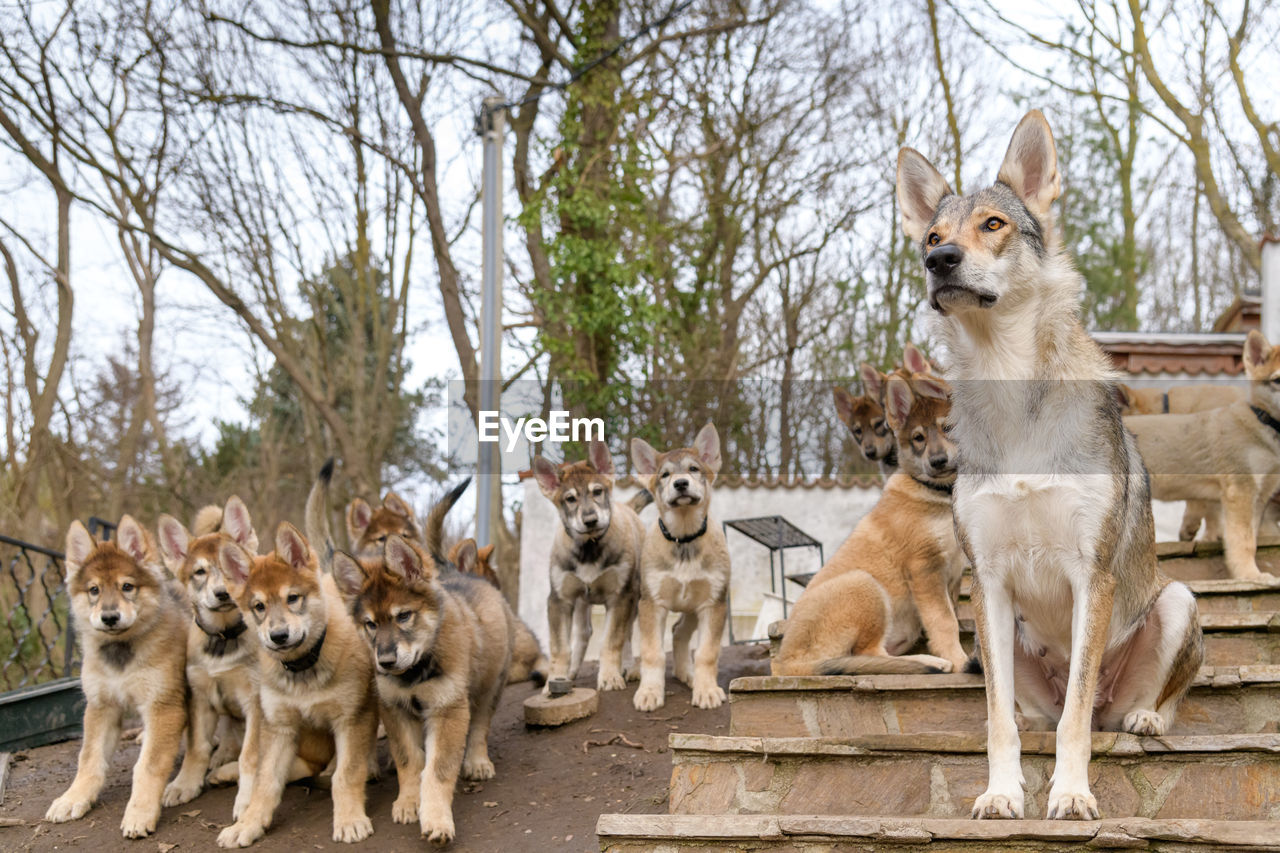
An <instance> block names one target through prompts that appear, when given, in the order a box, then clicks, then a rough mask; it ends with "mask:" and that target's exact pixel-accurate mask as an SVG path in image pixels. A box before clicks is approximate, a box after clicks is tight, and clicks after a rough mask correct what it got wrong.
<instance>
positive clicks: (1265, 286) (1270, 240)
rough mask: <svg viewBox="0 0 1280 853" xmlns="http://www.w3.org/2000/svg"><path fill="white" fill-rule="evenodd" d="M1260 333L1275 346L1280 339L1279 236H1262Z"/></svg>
mask: <svg viewBox="0 0 1280 853" xmlns="http://www.w3.org/2000/svg"><path fill="white" fill-rule="evenodd" d="M1261 278H1262V334H1264V335H1266V338H1267V342H1268V343H1269V344H1271V345H1272V346H1275V344H1276V341H1277V340H1280V237H1276V236H1272V235H1267V236H1265V237H1263V238H1262V276H1261Z"/></svg>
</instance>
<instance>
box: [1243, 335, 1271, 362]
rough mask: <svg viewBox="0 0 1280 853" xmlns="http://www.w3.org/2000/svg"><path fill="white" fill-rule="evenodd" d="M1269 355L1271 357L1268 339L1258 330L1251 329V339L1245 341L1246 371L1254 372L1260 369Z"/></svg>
mask: <svg viewBox="0 0 1280 853" xmlns="http://www.w3.org/2000/svg"><path fill="white" fill-rule="evenodd" d="M1269 355H1271V345H1270V344H1268V343H1267V339H1266V337H1265V336H1263V334H1262V332H1259V331H1258V330H1257V329H1250V330H1249V337H1247V338H1245V339H1244V366H1245V369H1246V370H1250V371H1252V370H1254V369H1255V368H1257V367H1260V366H1261V365H1262V363H1263V362H1264V361H1266V360H1267V356H1269Z"/></svg>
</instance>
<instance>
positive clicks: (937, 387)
mask: <svg viewBox="0 0 1280 853" xmlns="http://www.w3.org/2000/svg"><path fill="white" fill-rule="evenodd" d="M911 388H912V390H913V391H915V392H916V393H917V394H919V395H920V396H921V397H932V398H933V399H935V400H950V399H951V386H950V385H949V384H948V383H947V381H946V380H945V379H942V378H941V377H938V376H921V375H920V374H916V375H915V376H912V377H911Z"/></svg>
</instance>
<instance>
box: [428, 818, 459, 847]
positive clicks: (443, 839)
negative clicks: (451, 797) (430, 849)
mask: <svg viewBox="0 0 1280 853" xmlns="http://www.w3.org/2000/svg"><path fill="white" fill-rule="evenodd" d="M421 827H422V837H423V838H425V839H427V840H428V841H430V842H431V843H432V844H440V845H444V844H448V843H449V842H450V841H453V835H454V829H453V815H451V814H448V813H445V814H441V815H436V816H435V817H427V816H425V815H424V816H423V818H422V823H421Z"/></svg>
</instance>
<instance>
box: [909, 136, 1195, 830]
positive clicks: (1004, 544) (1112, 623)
mask: <svg viewBox="0 0 1280 853" xmlns="http://www.w3.org/2000/svg"><path fill="white" fill-rule="evenodd" d="M1060 189H1061V181H1060V178H1059V175H1058V160H1057V152H1056V149H1055V147H1054V144H1053V135H1052V133H1050V131H1049V125H1048V123H1047V122H1046V121H1045V119H1044V116H1043V115H1041V114H1040V113H1039V112H1038V111H1033V112H1031V113H1029V114H1027V116H1026V117H1025V118H1023V119H1022V121H1021V122H1020V123H1019V124H1018V127H1017V129H1016V130H1015V131H1014V134H1013V139H1012V141H1011V142H1010V143H1009V149H1008V152H1007V153H1006V155H1005V158H1004V161H1003V163H1002V164H1001V166H1000V170H999V173H998V175H997V177H996V183H995V184H993V185H992V186H990V187H987V188H985V189H981V190H978V191H977V192H974V193H971V194H969V195H966V196H958V195H956V194H955V193H953V192H952V191H951V188H950V187H948V186H947V182H946V179H945V178H943V177H942V175H941V174H940V173H939V172H938V170H937V169H936V168H934V167H933V165H932V164H931V163H929V161H928V160H926V159H925V158H924V157H923V156H921V155H920V154H919V153H917V152H916V151H914V150H912V149H910V148H904V149H902V150H901V151H900V152H899V155H898V187H897V192H898V201H899V207H900V209H901V210H902V224H903V230H904V231H905V232H906V233H907V236H908V237H910V238H911V239H912V240H913V241H915V242H917V244H918V246H919V249H920V253H921V255H922V257H923V261H924V267H925V278H926V283H927V286H928V294H929V303H930V305H931V307H932V308H933V309H934V310H935V311H936V312H937V313H938V314H939V315H940V316H941V321H940V323H939V330H940V332H941V334H942V337H943V339H944V342H945V344H946V346H947V350H948V352H949V355H950V359H951V362H950V367H949V371H948V374H949V375H948V379H949V380H950V382H951V386H952V397H951V400H952V410H951V411H952V424H953V429H952V434H951V435H952V438H953V439H954V440H955V442H956V444H957V446H958V447H959V451H960V455H959V460H958V473H957V477H956V485H955V492H954V497H953V507H954V512H955V520H956V532H957V535H958V537H959V539H960V544H961V546H962V547H963V548H964V550H965V553H966V556H968V557H969V559H970V562H971V563H972V564H973V586H972V593H971V595H972V601H973V606H974V611H975V615H976V622H977V629H978V644H979V646H980V648H981V651H982V663H983V673H984V677H985V681H986V698H987V756H988V763H989V771H990V775H989V780H988V787H987V790H986V792H985V793H983V794H982V795H981V796H979V797H978V798H977V801H976V802H975V803H974V806H973V816H974V817H977V818H1021V817H1022V816H1023V814H1024V812H1025V810H1024V807H1023V802H1024V795H1023V777H1022V762H1021V741H1020V738H1019V735H1018V726H1017V722H1016V716H1015V715H1016V712H1017V710H1019V709H1020V710H1021V711H1022V712H1023V714H1024V715H1025V716H1030V717H1036V718H1044V719H1047V720H1050V721H1054V722H1056V725H1057V739H1056V745H1057V760H1056V763H1055V766H1054V771H1053V785H1052V787H1051V788H1050V790H1049V798H1048V803H1047V808H1046V809H1045V814H1046V815H1047V816H1048V817H1050V818H1074V819H1082V820H1087V819H1095V818H1097V817H1098V805H1097V800H1096V799H1095V798H1094V796H1093V794H1092V793H1091V792H1090V790H1089V758H1090V746H1091V737H1090V730H1091V727H1092V725H1093V723H1094V722H1095V721H1096V723H1097V725H1098V726H1100V727H1102V728H1105V729H1121V730H1124V731H1128V732H1133V733H1135V734H1141V735H1160V734H1163V733H1165V732H1166V731H1167V730H1168V727H1169V725H1170V724H1171V722H1172V720H1173V715H1174V712H1175V711H1176V710H1177V707H1178V703H1179V702H1180V701H1181V699H1182V697H1183V695H1185V693H1186V690H1187V688H1188V687H1189V686H1190V685H1191V681H1192V679H1193V678H1194V677H1195V675H1196V671H1197V669H1198V667H1199V665H1200V661H1201V659H1202V657H1203V644H1202V641H1201V635H1200V625H1199V621H1198V619H1197V614H1196V605H1195V601H1194V599H1193V598H1192V596H1191V593H1190V591H1189V590H1188V589H1187V588H1186V587H1185V586H1184V585H1182V584H1179V583H1173V582H1170V581H1168V580H1167V579H1166V578H1164V577H1163V576H1162V575H1161V574H1160V572H1159V570H1158V568H1157V564H1156V551H1155V526H1154V524H1153V522H1152V516H1151V500H1150V494H1149V492H1148V488H1147V474H1146V470H1145V469H1144V468H1143V465H1142V459H1141V457H1140V456H1139V455H1138V449H1137V444H1136V442H1135V441H1134V439H1133V436H1131V435H1130V434H1129V433H1128V432H1126V430H1125V429H1124V425H1123V423H1122V422H1121V419H1120V407H1119V404H1118V402H1117V400H1116V394H1115V384H1114V382H1115V376H1114V374H1113V372H1112V368H1111V365H1110V362H1109V360H1108V358H1107V356H1106V355H1105V354H1104V353H1103V352H1102V351H1101V350H1100V349H1099V348H1098V346H1097V344H1096V343H1094V342H1093V341H1092V340H1091V339H1090V338H1089V336H1088V334H1087V333H1086V332H1085V330H1084V327H1083V326H1082V324H1081V322H1080V303H1079V299H1080V292H1081V291H1082V289H1083V283H1082V281H1081V278H1080V274H1079V273H1078V272H1076V270H1075V268H1074V266H1073V265H1072V263H1071V260H1070V258H1069V257H1068V256H1067V254H1066V253H1065V252H1064V251H1063V248H1062V243H1061V239H1060V236H1059V234H1058V232H1057V230H1056V228H1055V226H1054V221H1053V214H1052V204H1053V202H1054V200H1055V199H1057V197H1058V195H1059V192H1060Z"/></svg>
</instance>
